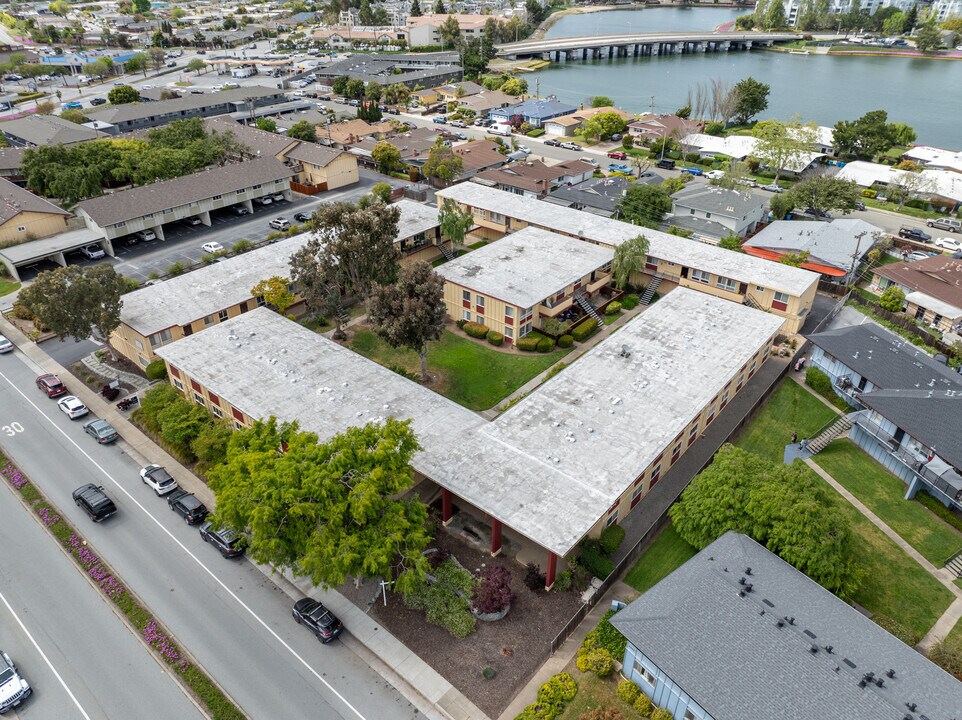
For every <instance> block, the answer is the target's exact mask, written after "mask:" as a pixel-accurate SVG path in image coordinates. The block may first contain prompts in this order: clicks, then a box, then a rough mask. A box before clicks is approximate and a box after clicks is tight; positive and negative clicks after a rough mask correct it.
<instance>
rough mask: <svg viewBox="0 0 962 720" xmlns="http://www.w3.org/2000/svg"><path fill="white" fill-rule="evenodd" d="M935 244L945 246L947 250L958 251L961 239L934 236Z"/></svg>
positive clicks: (961, 246)
mask: <svg viewBox="0 0 962 720" xmlns="http://www.w3.org/2000/svg"><path fill="white" fill-rule="evenodd" d="M934 242H935V244H936V245H937V246H938V247H940V248H945V249H946V250H948V251H949V252H954V253H955V252H959V251H960V250H962V240H955V239H953V238H947V237H940V238H935V241H934Z"/></svg>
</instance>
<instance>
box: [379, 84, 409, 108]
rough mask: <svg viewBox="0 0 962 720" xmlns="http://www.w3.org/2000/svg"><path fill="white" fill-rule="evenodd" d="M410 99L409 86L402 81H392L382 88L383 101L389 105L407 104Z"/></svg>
mask: <svg viewBox="0 0 962 720" xmlns="http://www.w3.org/2000/svg"><path fill="white" fill-rule="evenodd" d="M410 99H411V88H409V87H408V86H407V85H405V84H404V83H392V84H391V85H388V86H387V87H386V88H385V89H384V101H385V102H386V103H388V104H389V105H407V104H408V101H409V100H410Z"/></svg>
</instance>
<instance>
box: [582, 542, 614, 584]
mask: <svg viewBox="0 0 962 720" xmlns="http://www.w3.org/2000/svg"><path fill="white" fill-rule="evenodd" d="M578 562H579V563H581V565H582V566H583V567H584V568H585V570H587V571H588V572H590V573H591V574H592V575H594V576H595V577H597V578H601V579H602V580H604V579H605V578H606V577H608V576H609V575H611V573H612V572H613V571H614V569H615V564H614V563H613V562H612V561H611V560H610V559H609V558H608V556H607V555H606V554H605V552H604V551H603V550H602V549H601V544H600V543H599V542H598V541H597V540H593V539H590V538H589V539H587V540H583V541H582V543H581V550H580V554H579V556H578Z"/></svg>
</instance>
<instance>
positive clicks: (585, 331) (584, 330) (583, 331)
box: [571, 318, 598, 342]
mask: <svg viewBox="0 0 962 720" xmlns="http://www.w3.org/2000/svg"><path fill="white" fill-rule="evenodd" d="M597 329H598V321H597V320H595V319H594V318H588V319H587V320H585V321H584V322H583V323H581V324H580V325H579V326H578V327H576V328H574V329H573V330H572V331H571V337H573V338H574V339H575V340H577V341H578V342H583V341H585V340H587V339H588V338H589V337H591V334H592V333H593V332H594V331H595V330H597Z"/></svg>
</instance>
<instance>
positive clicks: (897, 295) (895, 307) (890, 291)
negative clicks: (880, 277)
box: [878, 285, 905, 313]
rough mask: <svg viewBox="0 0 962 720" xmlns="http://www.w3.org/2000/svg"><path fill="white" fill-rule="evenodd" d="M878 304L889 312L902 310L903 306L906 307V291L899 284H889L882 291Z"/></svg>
mask: <svg viewBox="0 0 962 720" xmlns="http://www.w3.org/2000/svg"><path fill="white" fill-rule="evenodd" d="M878 304H879V305H881V306H882V307H883V308H884V309H885V310H888V311H889V312H894V313H897V312H902V308H904V307H905V291H904V290H902V288H900V287H899V286H898V285H889V286H888V287H887V288H885V290H884V291H883V292H882V297H880V298H879V301H878Z"/></svg>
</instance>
